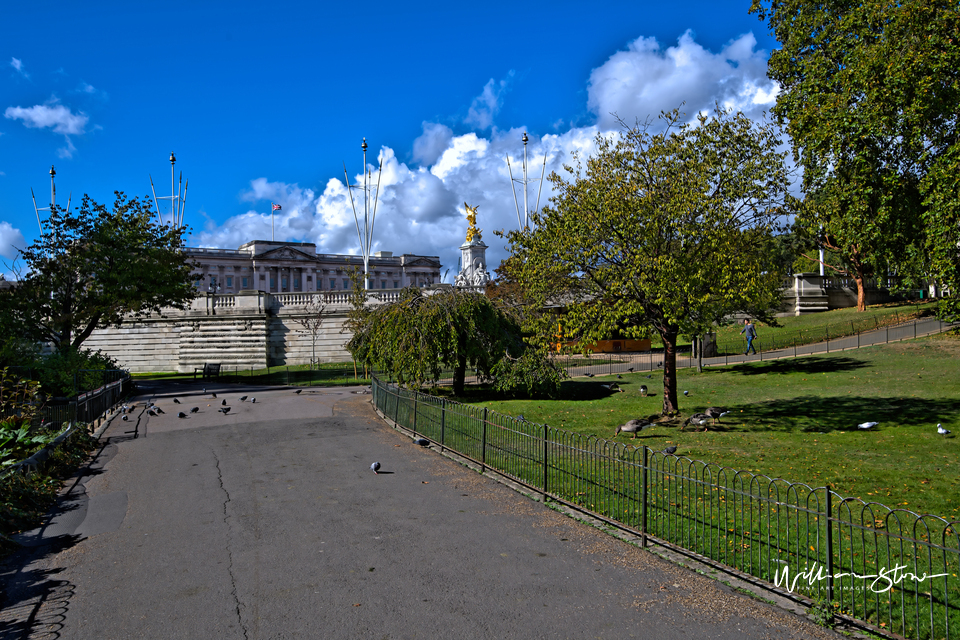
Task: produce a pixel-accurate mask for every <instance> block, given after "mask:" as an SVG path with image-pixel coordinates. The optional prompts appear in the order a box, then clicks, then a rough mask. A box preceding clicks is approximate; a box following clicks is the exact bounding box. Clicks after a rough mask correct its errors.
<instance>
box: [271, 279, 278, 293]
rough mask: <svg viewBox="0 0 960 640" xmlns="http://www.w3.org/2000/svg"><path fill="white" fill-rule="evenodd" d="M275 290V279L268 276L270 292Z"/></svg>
mask: <svg viewBox="0 0 960 640" xmlns="http://www.w3.org/2000/svg"><path fill="white" fill-rule="evenodd" d="M276 290H277V279H276V278H274V277H273V276H270V291H276Z"/></svg>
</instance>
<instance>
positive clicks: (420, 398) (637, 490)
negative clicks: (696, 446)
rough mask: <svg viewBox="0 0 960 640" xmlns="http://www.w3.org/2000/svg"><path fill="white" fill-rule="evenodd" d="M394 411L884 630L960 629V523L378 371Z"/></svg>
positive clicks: (633, 523) (954, 632)
mask: <svg viewBox="0 0 960 640" xmlns="http://www.w3.org/2000/svg"><path fill="white" fill-rule="evenodd" d="M372 390H373V402H374V406H375V407H376V408H377V410H378V412H380V413H381V414H382V415H383V416H384V417H386V418H389V419H390V420H393V421H394V422H395V423H396V424H397V425H398V426H401V427H404V428H406V429H409V430H411V431H413V432H414V433H415V434H416V435H418V436H423V437H426V438H428V439H429V440H432V441H433V442H434V443H436V444H437V445H439V446H440V447H441V450H442V449H449V450H451V451H455V452H456V453H458V454H459V455H461V456H464V457H466V458H468V459H470V460H472V461H474V462H475V463H477V464H479V465H480V467H481V469H487V468H489V469H493V470H495V471H497V472H499V473H501V474H503V475H505V476H507V477H509V478H511V479H513V480H515V481H517V482H519V483H521V484H523V485H526V486H527V487H529V488H531V489H533V490H534V491H536V492H538V493H540V494H542V495H543V497H544V499H545V500H546V499H547V498H549V499H553V500H556V501H559V502H562V503H564V504H567V505H569V506H572V507H574V508H577V509H580V510H583V511H585V512H589V513H591V514H594V515H596V516H599V517H601V518H603V519H605V520H607V521H608V522H611V523H613V524H615V525H616V526H618V527H621V528H623V529H625V530H628V531H631V532H634V533H635V534H637V535H638V536H639V537H640V538H641V540H642V544H644V545H646V544H647V541H648V540H649V539H652V540H655V541H656V542H657V543H658V544H661V545H665V546H668V547H672V548H676V549H680V550H686V551H689V552H693V553H695V554H697V556H698V557H700V558H701V559H704V560H706V561H708V562H712V563H715V564H717V565H725V566H727V567H730V568H732V569H734V570H736V571H738V572H741V573H743V574H748V575H749V576H753V578H755V579H758V580H760V581H764V582H766V583H769V586H772V587H774V588H776V587H779V588H780V589H781V591H784V592H788V593H790V594H792V596H793V597H795V598H797V599H800V600H804V601H807V602H812V603H814V605H815V606H817V607H820V608H821V609H823V610H824V611H829V613H830V615H833V616H838V617H841V618H846V619H848V620H850V621H854V622H856V623H859V624H861V625H864V626H866V627H868V628H872V629H874V630H875V631H877V632H881V633H894V634H898V635H900V636H903V637H907V638H918V639H919V638H923V639H936V640H941V639H945V638H950V637H951V636H952V637H954V638H956V637H958V636H960V578H958V577H957V576H958V574H960V535H958V534H960V522H957V521H952V522H951V521H948V520H946V519H944V518H940V517H938V516H932V515H921V514H916V513H913V512H911V511H908V510H906V509H891V508H890V507H887V506H885V505H882V504H879V503H876V502H864V501H862V500H860V499H859V498H847V497H844V496H841V495H839V494H838V493H836V492H835V491H833V490H831V489H830V487H829V486H827V487H813V486H810V485H807V484H803V483H794V482H788V481H786V480H783V479H780V478H770V477H767V476H763V475H758V474H754V473H750V472H747V471H737V470H734V469H729V468H726V467H721V466H718V465H715V464H711V463H708V462H703V461H700V460H693V459H690V458H686V457H682V456H681V457H678V456H675V455H669V454H666V453H665V452H662V451H654V450H652V449H650V448H648V447H645V446H644V447H632V446H628V445H625V444H621V443H616V442H611V441H608V440H604V439H602V438H597V437H596V436H584V435H581V434H578V433H574V432H570V431H565V430H563V429H558V428H555V427H549V426H547V425H545V424H535V423H532V422H528V421H525V420H523V419H522V417H520V418H515V417H512V416H507V415H503V414H499V413H496V412H494V411H490V410H488V409H486V408H482V407H476V406H471V405H465V404H461V403H458V402H454V401H450V400H446V399H443V398H437V397H435V396H430V395H426V394H422V393H419V392H416V391H412V390H408V389H402V388H398V387H397V386H394V385H392V384H387V383H384V382H382V381H380V380H379V379H377V378H374V379H373V385H372Z"/></svg>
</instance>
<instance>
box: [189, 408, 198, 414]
mask: <svg viewBox="0 0 960 640" xmlns="http://www.w3.org/2000/svg"><path fill="white" fill-rule="evenodd" d="M197 411H200V407H194V408H193V409H190V413H196V412H197Z"/></svg>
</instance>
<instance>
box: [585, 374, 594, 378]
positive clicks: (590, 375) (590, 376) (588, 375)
mask: <svg viewBox="0 0 960 640" xmlns="http://www.w3.org/2000/svg"><path fill="white" fill-rule="evenodd" d="M583 375H585V376H587V377H588V378H592V377H593V374H592V373H585V374H583Z"/></svg>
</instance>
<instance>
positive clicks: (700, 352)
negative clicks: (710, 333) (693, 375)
mask: <svg viewBox="0 0 960 640" xmlns="http://www.w3.org/2000/svg"><path fill="white" fill-rule="evenodd" d="M697 373H703V336H697Z"/></svg>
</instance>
